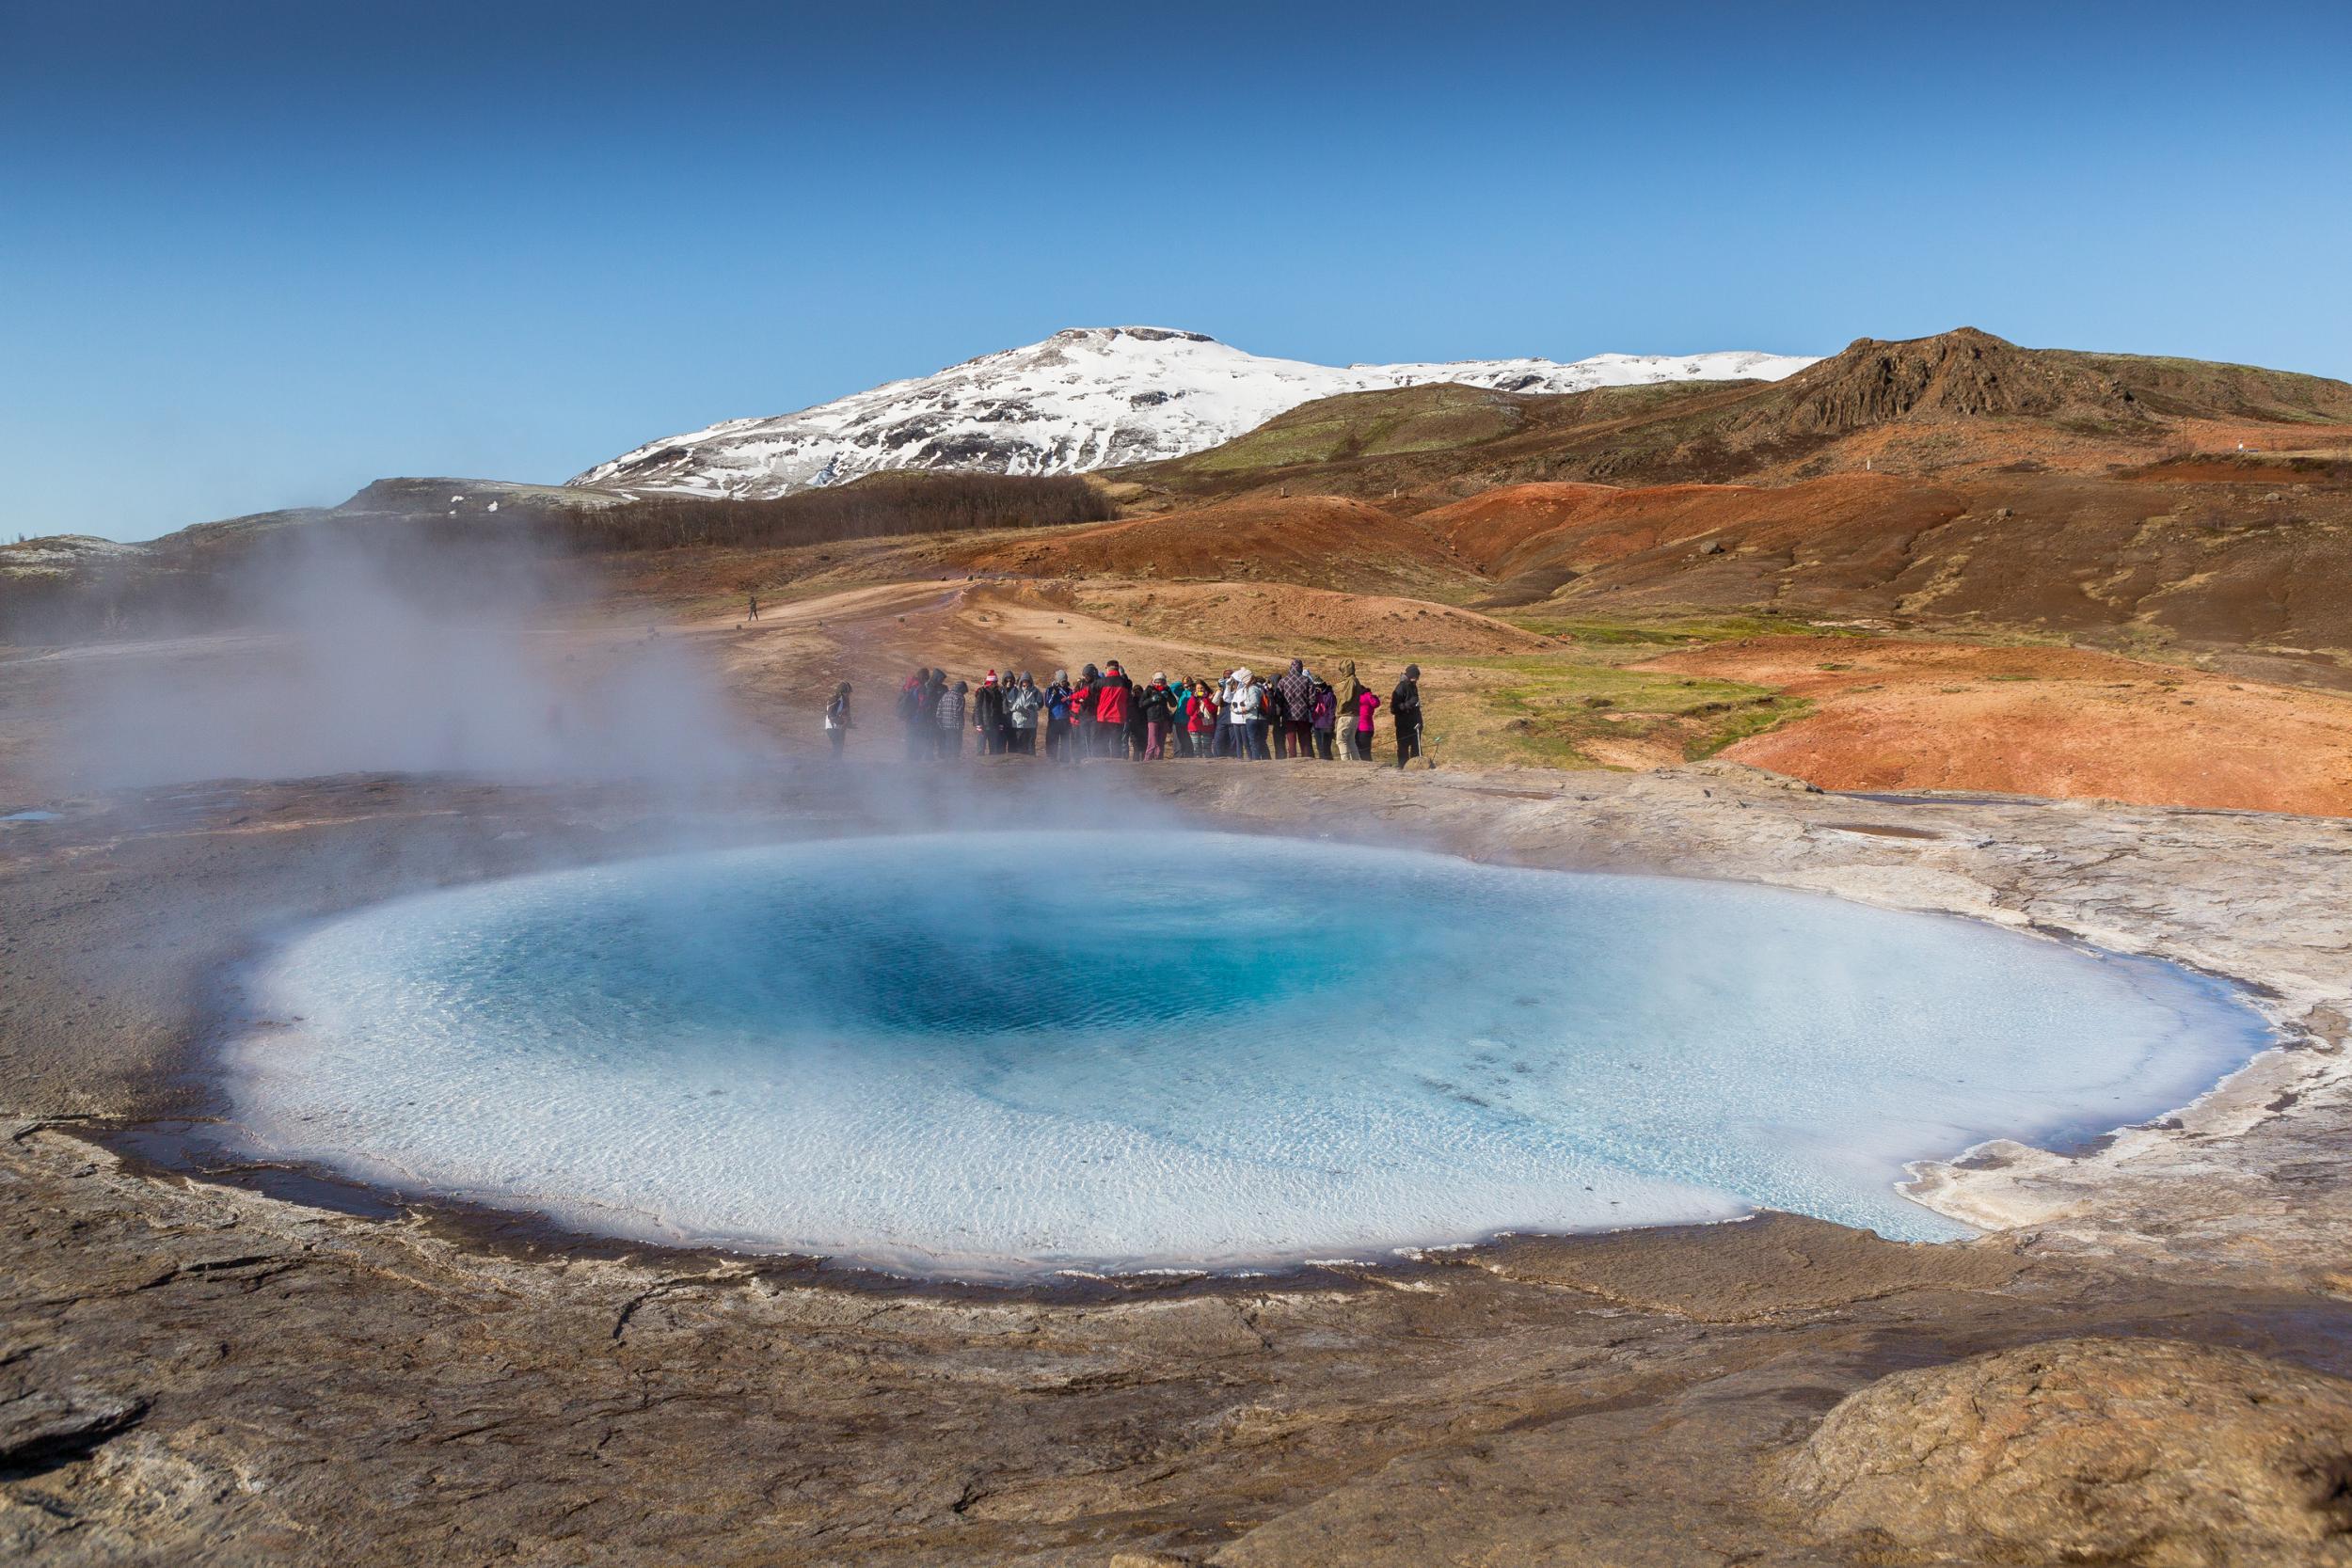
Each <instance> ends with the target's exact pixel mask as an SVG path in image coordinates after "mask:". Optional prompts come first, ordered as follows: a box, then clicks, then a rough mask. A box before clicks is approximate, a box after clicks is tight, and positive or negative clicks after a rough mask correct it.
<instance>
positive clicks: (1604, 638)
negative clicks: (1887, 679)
mask: <svg viewBox="0 0 2352 1568" xmlns="http://www.w3.org/2000/svg"><path fill="white" fill-rule="evenodd" d="M1486 613H1489V614H1491V615H1493V616H1494V618H1495V619H1496V620H1498V621H1507V622H1509V623H1510V624H1511V625H1513V626H1518V627H1520V628H1522V629H1524V630H1527V631H1532V632H1535V633H1538V634H1540V635H1542V636H1545V637H1565V638H1569V639H1571V640H1573V641H1577V642H1581V643H1583V644H1585V645H1586V646H1587V647H1594V648H1631V649H1637V650H1641V651H1642V652H1644V653H1645V654H1646V653H1648V652H1650V651H1654V650H1656V649H1660V648H1679V647H1688V646H1689V645H1691V644H1692V643H1694V642H1729V641H1736V640H1737V639H1740V638H1744V637H1867V636H1869V635H1870V634H1869V633H1868V632H1866V631H1858V630H1856V629H1855V628H1853V627H1851V626H1828V625H1824V624H1823V623H1821V622H1818V621H1807V620H1804V619H1802V618H1800V617H1798V616H1794V615H1763V614H1757V615H1737V614H1734V615H1662V616H1659V617H1657V618H1655V619H1647V620H1640V621H1634V620H1612V619H1605V618H1598V617H1593V616H1581V615H1562V614H1560V613H1559V612H1558V611H1556V610H1490V611H1487V612H1486Z"/></svg>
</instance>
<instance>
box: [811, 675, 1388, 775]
mask: <svg viewBox="0 0 2352 1568" xmlns="http://www.w3.org/2000/svg"><path fill="white" fill-rule="evenodd" d="M1383 706H1385V707H1386V708H1387V710H1388V711H1387V722H1388V726H1389V731H1390V733H1391V736H1394V737H1395V742H1396V765H1397V767H1399V768H1403V767H1404V766H1405V765H1406V763H1407V762H1410V761H1411V760H1412V759H1413V758H1415V757H1417V756H1419V755H1421V739H1422V714H1421V666H1420V665H1418V664H1408V665H1406V667H1405V674H1404V678H1403V679H1401V680H1399V681H1398V682H1397V683H1396V686H1395V688H1394V689H1392V690H1391V692H1390V693H1389V695H1388V697H1387V699H1386V700H1385V703H1384V701H1383V699H1382V698H1381V696H1380V694H1379V693H1378V692H1376V691H1375V690H1373V689H1371V688H1370V687H1368V686H1366V685H1365V684H1364V683H1363V682H1362V681H1361V680H1359V679H1358V678H1357V675H1356V666H1355V665H1354V664H1353V663H1346V664H1342V665H1341V666H1340V667H1339V679H1338V680H1337V681H1327V680H1325V679H1323V678H1322V677H1321V676H1319V675H1317V674H1316V673H1314V672H1313V671H1311V670H1309V669H1308V668H1307V666H1306V663H1305V661H1304V660H1301V659H1292V660H1291V661H1290V668H1289V669H1288V670H1287V671H1285V672H1283V673H1281V674H1279V675H1276V676H1274V677H1272V678H1270V679H1269V678H1268V677H1266V676H1264V675H1262V674H1259V673H1256V672H1254V671H1250V670H1247V669H1240V670H1231V671H1228V672H1227V673H1225V674H1224V675H1222V676H1220V677H1218V678H1217V679H1215V680H1211V679H1208V678H1206V677H1203V676H1200V675H1186V676H1182V677H1179V678H1177V679H1175V680H1170V679H1169V678H1168V675H1167V673H1165V672H1156V671H1155V672H1154V673H1152V678H1151V679H1150V680H1148V681H1137V680H1136V679H1135V678H1134V677H1132V676H1130V675H1129V674H1128V673H1126V672H1125V671H1124V670H1122V669H1120V664H1119V661H1118V660H1117V659H1112V660H1111V661H1110V662H1109V663H1107V664H1105V665H1104V666H1103V667H1102V668H1101V669H1099V670H1098V669H1096V668H1095V667H1094V666H1093V665H1091V664H1089V665H1088V666H1087V667H1086V668H1085V669H1083V670H1081V671H1079V672H1078V678H1077V679H1076V680H1072V679H1071V678H1070V673H1069V672H1068V671H1066V670H1057V671H1055V672H1054V675H1053V679H1051V680H1050V681H1048V682H1046V683H1045V684H1044V685H1042V686H1041V685H1039V684H1038V682H1037V680H1036V678H1035V677H1034V676H1033V675H1031V674H1030V673H1028V672H1027V671H1023V672H1021V673H1019V674H1014V673H1011V672H1007V673H1004V674H1002V675H999V674H998V673H996V672H995V671H993V670H991V671H990V672H988V673H987V674H986V675H984V676H982V677H981V678H980V680H979V682H978V684H977V685H975V684H974V683H972V682H971V681H968V680H956V679H951V678H950V677H949V675H948V673H947V672H946V671H945V670H931V669H924V670H917V671H916V672H914V673H913V674H912V675H909V676H908V677H907V678H906V679H905V680H904V681H903V682H901V683H900V685H899V688H898V704H897V709H896V712H897V718H898V724H899V727H900V728H901V729H902V730H903V731H904V732H905V736H906V754H907V758H908V760H910V761H914V760H918V759H938V758H954V757H959V756H961V755H962V754H963V748H964V736H966V735H970V736H972V737H973V740H972V743H973V745H974V747H975V748H976V749H977V752H979V754H980V755H982V756H1041V757H1043V758H1045V759H1046V760H1047V761H1050V762H1055V763H1066V764H1074V763H1079V762H1084V761H1088V760H1089V759H1102V760H1108V761H1130V762H1157V761H1161V760H1163V759H1165V758H1169V757H1199V758H1230V759H1232V760H1233V761H1237V762H1252V761H1254V762H1268V761H1272V760H1274V759H1276V758H1281V757H1300V758H1317V759H1320V760H1322V761H1325V762H1329V761H1331V760H1333V759H1334V758H1336V757H1340V756H1345V757H1347V758H1350V759H1352V760H1354V761H1357V762H1370V761H1371V760H1372V758H1373V743H1374V740H1375V734H1376V732H1377V730H1378V728H1379V724H1380V714H1381V709H1382V708H1383ZM849 730H850V687H849V684H848V683H847V682H844V683H843V684H842V685H841V686H840V687H838V688H837V689H835V690H834V695H833V700H832V701H831V702H830V703H828V704H827V705H826V706H825V732H826V735H827V736H828V738H830V739H831V740H832V742H833V748H834V752H835V753H838V752H840V751H841V749H842V743H843V741H844V740H845V739H846V738H847V736H848V732H849Z"/></svg>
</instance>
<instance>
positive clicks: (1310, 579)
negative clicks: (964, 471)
mask: <svg viewBox="0 0 2352 1568" xmlns="http://www.w3.org/2000/svg"><path fill="white" fill-rule="evenodd" d="M967 561H968V564H969V565H970V567H971V569H972V570H974V571H976V572H1004V573H1010V574H1017V575H1019V576H1024V577H1041V578H1053V577H1122V578H1191V579H1195V580H1203V579H1205V580H1218V579H1224V578H1269V579H1273V580H1278V581H1282V582H1292V583H1298V584H1302V585H1304V586H1308V587H1314V588H1334V589H1341V590H1343V591H1347V592H1351V593H1367V592H1369V593H1380V592H1393V591H1396V590H1399V589H1411V588H1420V587H1426V586H1428V585H1430V584H1432V583H1435V582H1438V581H1447V582H1453V583H1457V584H1458V583H1461V582H1463V581H1464V580H1466V579H1474V578H1475V573H1474V572H1473V571H1472V570H1471V569H1470V568H1469V567H1468V566H1467V565H1465V564H1464V563H1463V562H1461V561H1460V560H1459V559H1457V557H1456V556H1455V554H1454V551H1453V550H1452V549H1451V548H1449V547H1448V546H1447V545H1446V544H1445V543H1444V542H1443V541H1441V540H1440V539H1439V538H1438V536H1437V534H1435V533H1434V532H1432V531H1430V530H1429V529H1428V528H1426V527H1424V526H1422V525H1421V524H1419V523H1416V522H1411V521H1407V520H1406V519H1404V518H1401V517H1397V516H1395V515H1391V514H1390V513H1387V512H1384V511H1382V510H1381V509H1380V508H1378V507H1376V506H1373V505H1371V504H1369V503H1367V502H1364V501H1359V500H1350V499H1344V498H1342V497H1338V496H1299V497H1292V498H1282V497H1248V498H1244V499H1236V500H1231V501H1224V502H1220V503H1218V504H1216V505H1214V506H1203V507H1197V508H1194V509H1191V510H1188V511H1183V512H1173V513H1167V514H1163V515H1159V516H1152V517H1138V518H1136V519H1134V520H1132V521H1129V522H1121V523H1106V524H1103V525H1101V526H1099V527H1093V528H1078V529H1068V530H1063V531H1056V532H1053V533H1045V534H1039V535H1035V536H1033V537H1030V538H1026V539H1021V540H1016V541H1010V542H1006V543H1000V544H995V545H991V546H984V547H982V548H980V549H978V550H976V551H975V552H974V553H973V554H972V555H971V556H969V557H968V558H967Z"/></svg>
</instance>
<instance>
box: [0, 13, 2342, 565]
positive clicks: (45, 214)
mask: <svg viewBox="0 0 2352 1568" xmlns="http://www.w3.org/2000/svg"><path fill="white" fill-rule="evenodd" d="M2347 60H2352V5H2347V4H2345V3H2344V0H2332V3H2329V4H2325V5H2311V6H2304V7H2286V6H2281V7H2267V8H2265V7H2261V6H2255V7H2251V8H2237V9H2234V10H2233V11H2228V12H2225V11H2224V10H2223V9H2221V8H2215V7H2211V6H2177V7H2175V6H2166V5H2134V6H2112V7H2110V6H2104V5H2073V4H2070V5H2062V6H2049V5H2018V6H2009V5H1999V4H1994V5H1982V4H1974V5H1966V6H1940V7H1935V8H1926V7H1914V6H1909V5H1899V6H1859V5H1857V6H1851V7H1839V6H1804V5H1801V4H1792V5H1763V4H1755V3H1742V4H1722V5H1698V4H1672V3H1668V4H1655V5H1647V6H1628V5H1624V4H1613V5H1611V6H1608V7H1605V8H1595V9H1593V10H1591V11H1589V12H1587V11H1584V10H1583V9H1582V8H1578V7H1575V6H1571V5H1565V4H1550V5H1526V6H1519V5H1511V4H1491V3H1486V4H1459V5H1453V6H1438V7H1431V6H1427V5H1413V6H1398V7H1394V8H1389V7H1385V6H1381V5H1375V4H1354V5H1345V6H1328V7H1325V6H1306V5H1300V6H1284V5H1280V4H1276V3H1272V0H1258V3H1256V4H1251V5H1247V6H1227V5H1222V4H1167V5H1160V6H1140V5H1136V6H1126V5H1102V4H1097V5H1083V6H1081V5H1071V6H1062V5H1045V4H1034V5H1025V4H1018V3H1010V0H1008V3H1000V4H993V5H972V4H965V5H894V4H886V3H875V4H861V3H859V0H840V3H837V4H834V5H830V6H826V7H823V8H818V7H799V6H790V5H776V4H771V5H756V6H754V5H737V4H732V3H729V0H698V3H696V4H693V5H663V6H654V5H642V6H614V5H599V4H595V3H593V0H570V3H567V4H563V5H523V4H510V5H501V4H497V3H495V0H472V3H469V4H444V3H440V0H400V3H392V0H376V3H364V4H363V3H358V0H290V3H285V4H268V5H262V4H241V3H239V0H174V3H168V4H160V3H149V4H127V3H117V0H73V3H72V4H59V3H56V0H40V3H38V4H36V3H34V0H0V463H5V464H6V466H7V468H8V475H9V480H8V487H7V492H6V499H4V500H0V537H14V536H15V534H17V533H19V532H34V533H39V532H50V531H77V532H95V533H104V534H109V535H113V536H115V537H120V538H141V537H146V536H149V535H151V534H153V533H156V532H159V531H164V530H167V529H170V528H174V527H178V526H180V525H183V524H185V523H189V522H194V521H199V520H202V519H205V518H210V517H216V516H222V515H231V514H235V513H239V512H248V511H257V510H261V509H264V508H269V507H277V506H285V505H293V504H303V503H313V502H330V501H334V500H339V499H342V498H343V497H344V496H345V495H347V494H348V493H350V492H351V491H352V490H354V489H356V488H357V487H358V485H360V484H361V483H365V482H366V481H367V480H369V479H371V478H374V477H376V476H379V475H385V474H424V473H434V474H456V475H462V476H469V477H493V478H505V479H520V480H541V481H553V480H560V479H564V478H565V477H568V476H569V475H570V474H572V473H574V472H576V471H578V470H579V469H580V468H582V467H587V466H588V465H589V464H591V463H594V462H596V461H598V460H600V459H602V458H606V457H609V456H612V455H613V454H614V453H616V452H619V451H623V450H625V449H626V448H628V447H630V446H633V445H636V444H637V443H639V442H641V441H644V440H647V439H650V438H652V437H654V436H660V435H665V434H669V433H672V432H675V431H679V430H684V429H690V428H692V427H695V426H698V425H701V424H705V423H707V422H709V421H710V420H717V419H723V418H728V417H733V416H739V415H755V414H771V413H780V412H783V411H785V410H787V409H790V408H795V407H799V406H801V405H803V404H809V403H814V402H818V401H821V400H823V399H826V398H829V397H833V396H835V395H838V394H840V393H842V392H847V391H850V390H854V389H856V388H862V387H866V386H869V385H871V384H873V383H875V382H878V381H882V380H885V379H888V378H891V377H895V376H902V375H912V374H920V373H922V372H928V371H930V370H933V369H936V368H938V367H939V366H941V365H944V364H946V363H949V362H951V361H954V360H957V359H961V358H964V357H967V356H971V355H974V354H979V353H984V352H987V351H989V350H991V349H995V348H1002V347H1007V346H1010V345H1012V344H1015V343H1021V342H1026V341H1032V340H1034V339H1037V338H1040V337H1042V336H1044V335H1045V334H1046V333H1048V332H1051V331H1054V330H1055V329H1057V328H1059V327H1062V326H1067V325H1100V324H1107V323H1120V322H1147V323H1155V324H1159V325H1173V326H1184V327H1190V328H1194V329H1197V330H1200V331H1204V332H1209V333H1213V334H1215V335H1216V336H1217V337H1219V338H1222V339H1225V340H1226V341H1230V342H1232V343H1236V344H1238V345H1240V346H1242V347H1244V348H1248V349H1250V350H1253V351H1255V352H1258V353H1262V354H1279V355H1288V356H1297V357H1303V358H1312V359H1324V360H1340V361H1344V360H1350V359H1403V358H1416V359H1418V358H1452V357H1459V356H1486V355H1508V354H1540V355H1547V356H1553V357H1558V358H1574V357H1578V356H1583V355H1587V354H1593V353H1597V352H1600V351H1603V350H1609V349H1621V350H1626V351H1629V352H1650V351H1658V352H1679V351H1689V350H1698V349H1717V348H1760V349H1772V350H1779V351H1784V352H1808V351H1809V352H1817V353H1818V352H1827V351H1830V350H1834V349H1836V348H1838V347H1840V346H1842V345H1843V344H1844V343H1846V342H1847V341H1850V340H1851V339H1852V338H1855V337H1857V336H1871V337H1880V338H1897V337H1910V336H1915V335H1918V334H1921V333H1926V332H1932V331H1936V330H1940V329H1942V328H1945V327H1949V326H1954V325H1961V324H1963V323H1965V324H1969V325H1978V326H1982V327H1984V328H1986V329H1988V330H1990V331H1994V332H1997V333H2000V334H2002V335H2004V336H2006V337H2010V338H2013V339H2016V340H2017V341H2022V342H2026V343H2032V344H2041V345H2054V346H2066V347H2083V348H2100V349H2117V350H2131V351H2141V352H2149V353H2170V354H2185V355H2194V356H2203V357H2212V358H2226V359H2236V360H2244V361H2250V362H2254V363H2259V364H2265V365H2275V366H2280V367H2284V368H2288V369H2295V370H2307V371H2315V372H2323V373H2327V374H2332V375H2338V376H2346V377H2352V85H2348V84H2347V79H2346V77H2345V75H2344V71H2345V66H2346V61H2347Z"/></svg>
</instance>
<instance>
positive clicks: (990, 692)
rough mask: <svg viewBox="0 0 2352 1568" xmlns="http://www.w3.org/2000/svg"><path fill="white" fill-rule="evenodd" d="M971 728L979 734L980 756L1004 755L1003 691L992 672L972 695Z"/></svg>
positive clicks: (994, 673)
mask: <svg viewBox="0 0 2352 1568" xmlns="http://www.w3.org/2000/svg"><path fill="white" fill-rule="evenodd" d="M972 727H973V728H974V729H975V730H977V731H978V732H979V736H980V740H979V747H980V755H982V756H984V757H994V756H1002V755H1004V753H1005V751H1006V742H1005V689H1004V688H1003V687H1001V686H998V685H997V684H996V672H995V671H993V670H991V671H990V672H989V673H988V674H987V676H986V678H984V679H983V680H982V681H981V682H980V689H978V690H977V691H975V692H974V693H973V694H972Z"/></svg>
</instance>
